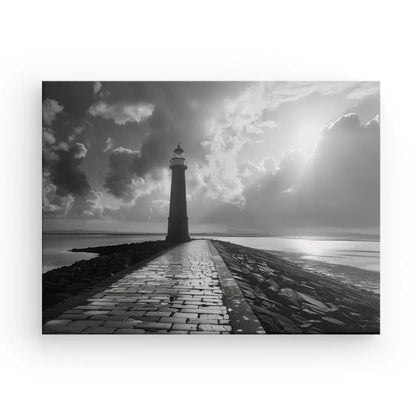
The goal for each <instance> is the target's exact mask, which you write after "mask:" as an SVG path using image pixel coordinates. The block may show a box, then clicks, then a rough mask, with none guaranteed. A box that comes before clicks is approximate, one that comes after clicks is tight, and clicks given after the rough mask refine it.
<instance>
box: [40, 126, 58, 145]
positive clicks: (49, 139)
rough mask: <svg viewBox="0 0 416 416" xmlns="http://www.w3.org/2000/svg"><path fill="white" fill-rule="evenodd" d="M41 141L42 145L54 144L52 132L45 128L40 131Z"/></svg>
mask: <svg viewBox="0 0 416 416" xmlns="http://www.w3.org/2000/svg"><path fill="white" fill-rule="evenodd" d="M42 140H43V143H44V145H48V144H54V143H55V141H56V140H55V137H54V135H53V131H52V130H51V129H48V128H47V127H44V128H43V130H42Z"/></svg>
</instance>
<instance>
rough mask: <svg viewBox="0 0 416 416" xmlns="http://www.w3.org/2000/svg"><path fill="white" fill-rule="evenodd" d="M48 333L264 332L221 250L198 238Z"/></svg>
mask: <svg viewBox="0 0 416 416" xmlns="http://www.w3.org/2000/svg"><path fill="white" fill-rule="evenodd" d="M43 333H46V334H145V333H155V334H166V333H170V334H232V333H234V334H256V333H257V334H263V333H265V331H264V329H263V327H262V326H261V324H260V322H259V321H258V319H257V317H256V315H255V314H254V313H253V310H252V309H251V307H250V306H249V304H248V303H247V301H246V300H245V299H244V297H243V294H242V292H241V290H240V289H239V287H238V286H237V284H236V282H235V280H234V278H233V276H232V275H231V273H230V271H229V270H228V268H227V266H226V265H225V263H224V261H223V260H222V257H221V256H220V255H219V253H218V251H217V250H216V248H215V247H214V246H213V244H212V243H211V242H210V241H208V240H193V241H190V242H188V243H183V244H180V245H178V246H175V247H173V248H171V249H170V250H168V251H166V252H165V253H163V254H161V255H159V256H158V257H157V258H155V259H153V260H151V261H149V262H148V263H147V264H145V265H143V266H141V267H140V266H139V267H138V268H137V269H133V270H131V269H130V271H129V272H127V273H125V274H124V275H122V276H120V279H119V280H117V281H116V282H114V283H112V284H110V285H109V286H108V287H107V288H105V289H104V290H102V291H100V292H98V293H96V294H94V295H92V296H91V297H89V298H87V299H86V300H85V301H83V302H81V303H80V304H78V305H75V306H72V307H71V308H70V309H68V310H65V311H64V312H63V313H61V314H60V315H59V316H58V317H57V318H56V319H52V320H49V321H47V322H46V323H45V325H44V326H43Z"/></svg>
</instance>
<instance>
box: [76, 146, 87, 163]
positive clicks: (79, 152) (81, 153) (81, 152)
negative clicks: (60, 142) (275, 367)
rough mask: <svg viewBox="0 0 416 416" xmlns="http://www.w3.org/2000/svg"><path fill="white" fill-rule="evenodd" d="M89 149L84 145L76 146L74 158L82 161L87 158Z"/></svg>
mask: <svg viewBox="0 0 416 416" xmlns="http://www.w3.org/2000/svg"><path fill="white" fill-rule="evenodd" d="M87 151H88V149H87V148H86V147H85V146H84V144H83V143H75V144H74V158H75V159H82V158H84V157H85V156H86V154H87Z"/></svg>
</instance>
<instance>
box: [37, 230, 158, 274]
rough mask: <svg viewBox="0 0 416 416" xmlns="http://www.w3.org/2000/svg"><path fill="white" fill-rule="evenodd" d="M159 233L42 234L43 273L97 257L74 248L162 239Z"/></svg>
mask: <svg viewBox="0 0 416 416" xmlns="http://www.w3.org/2000/svg"><path fill="white" fill-rule="evenodd" d="M160 239H164V236H162V235H159V236H157V235H156V236H155V235H141V236H137V235H135V236H131V235H110V234H103V235H93V234H44V235H43V236H42V244H43V247H42V261H43V264H42V273H45V272H47V271H48V270H52V269H56V268H57V267H62V266H69V265H71V264H72V263H75V262H76V261H79V260H88V259H91V258H93V257H96V256H97V254H94V253H73V252H72V251H69V250H71V249H72V248H83V247H94V246H110V245H111V246H112V245H118V244H126V243H139V242H141V241H149V240H160Z"/></svg>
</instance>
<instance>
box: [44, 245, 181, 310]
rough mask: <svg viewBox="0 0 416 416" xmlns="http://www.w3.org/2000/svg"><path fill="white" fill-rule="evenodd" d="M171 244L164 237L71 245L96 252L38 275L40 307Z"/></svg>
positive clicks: (89, 285)
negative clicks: (133, 241) (100, 244)
mask: <svg viewBox="0 0 416 416" xmlns="http://www.w3.org/2000/svg"><path fill="white" fill-rule="evenodd" d="M173 245H174V244H172V243H168V242H166V241H164V240H158V241H145V242H142V243H131V244H120V245H114V246H101V247H88V248H80V249H72V251H74V252H80V251H82V252H89V253H98V257H94V258H92V259H90V260H81V261H77V262H76V263H74V264H72V265H71V266H65V267H60V268H58V269H54V270H50V271H48V272H46V273H44V274H43V275H42V290H43V292H42V294H43V296H42V307H43V309H45V308H50V307H51V306H54V305H56V304H57V303H59V302H62V301H65V300H67V299H68V298H70V297H72V296H74V295H76V294H77V293H79V292H81V291H83V290H85V289H87V288H89V287H91V286H93V285H95V284H96V283H98V282H100V281H101V280H104V279H106V278H108V277H110V276H113V275H115V274H116V273H118V272H120V271H122V270H124V269H126V268H128V267H130V266H132V265H134V264H136V263H139V262H141V261H143V260H145V259H147V258H150V257H152V256H154V255H156V254H158V253H160V252H162V251H164V250H166V249H168V248H170V247H172V246H173Z"/></svg>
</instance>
